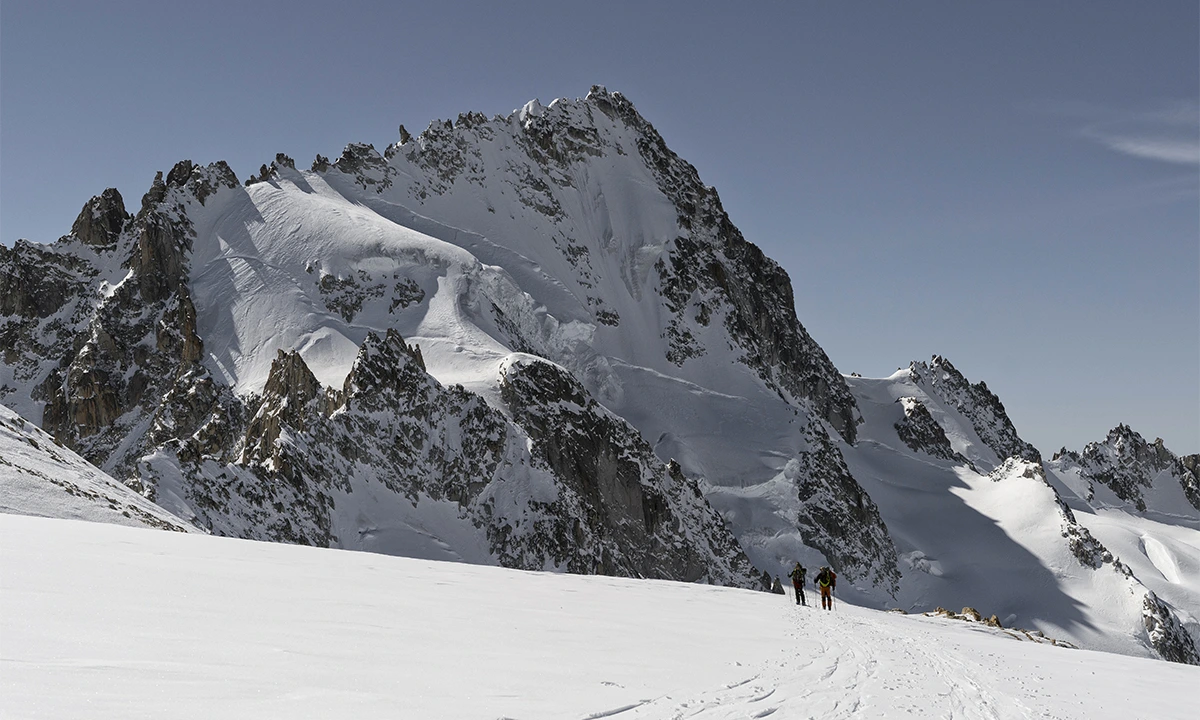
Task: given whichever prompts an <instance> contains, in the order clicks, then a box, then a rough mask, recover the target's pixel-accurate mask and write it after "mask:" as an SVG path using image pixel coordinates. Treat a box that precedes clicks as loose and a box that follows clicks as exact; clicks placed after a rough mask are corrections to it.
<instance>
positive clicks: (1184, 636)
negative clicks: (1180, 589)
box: [1142, 592, 1200, 665]
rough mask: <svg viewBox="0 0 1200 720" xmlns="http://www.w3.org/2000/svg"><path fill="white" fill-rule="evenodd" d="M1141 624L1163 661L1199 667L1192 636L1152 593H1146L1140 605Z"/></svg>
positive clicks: (1198, 654) (1199, 660) (1198, 653)
mask: <svg viewBox="0 0 1200 720" xmlns="http://www.w3.org/2000/svg"><path fill="white" fill-rule="evenodd" d="M1142 607H1143V609H1142V622H1143V624H1144V625H1145V626H1146V634H1147V635H1149V636H1150V643H1151V645H1152V646H1153V647H1154V649H1155V650H1156V651H1158V654H1159V655H1160V656H1161V657H1162V659H1164V660H1169V661H1171V662H1176V663H1183V664H1186V665H1200V652H1197V650H1196V643H1195V641H1194V640H1192V636H1191V635H1189V634H1188V631H1187V630H1186V629H1185V628H1184V627H1183V624H1182V623H1180V622H1179V618H1177V617H1175V614H1174V613H1173V612H1171V609H1170V607H1168V606H1167V604H1166V603H1164V602H1163V601H1162V600H1160V599H1159V598H1158V596H1156V595H1155V594H1154V593H1153V592H1147V593H1146V598H1145V601H1144V602H1143V604H1142Z"/></svg>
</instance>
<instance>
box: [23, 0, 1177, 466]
mask: <svg viewBox="0 0 1200 720" xmlns="http://www.w3.org/2000/svg"><path fill="white" fill-rule="evenodd" d="M704 5H712V6H714V7H704ZM1198 38H1200V9H1198V3H1197V2H1195V0H1179V1H1176V0H1156V1H1155V2H1151V3H1134V2H1094V1H1086V2H1085V1H1076V2H1003V3H963V2H911V3H910V2H905V3H898V2H877V3H867V2H854V3H836V2H823V1H822V2H770V3H768V2H762V3H752V2H746V3H721V4H718V3H709V4H700V3H686V2H654V3H642V2H631V3H614V2H606V3H575V2H544V3H530V2H521V1H519V0H509V1H508V2H480V3H454V2H443V3H434V2H423V3H398V2H377V3H360V2H341V3H330V2H307V1H305V2H300V1H297V2H266V1H260V2H223V1H222V2H197V3H174V2H161V1H156V2H122V1H120V0H116V1H113V2H105V3H82V2H71V3H60V2H53V1H52V0H37V1H33V0H4V3H3V5H2V6H0V242H3V243H4V244H8V245H11V244H12V243H13V242H14V241H15V240H16V239H17V238H18V237H26V238H29V239H32V240H36V241H42V242H48V241H51V240H54V239H55V238H57V237H58V236H59V235H62V234H64V233H66V232H67V231H68V230H69V229H70V225H71V222H72V221H73V220H74V218H75V215H76V214H77V213H78V211H79V208H80V207H81V206H82V205H83V203H84V202H85V201H86V200H87V199H88V198H89V197H91V196H92V195H94V194H98V193H99V192H100V191H101V190H103V189H104V188H106V187H110V186H113V187H117V188H118V189H119V190H120V191H121V192H122V194H123V195H124V196H125V199H126V203H127V204H129V205H131V206H136V205H137V203H138V200H139V199H140V197H141V195H142V193H144V192H145V191H146V189H147V188H148V187H149V185H150V181H151V179H152V178H153V176H154V172H155V171H156V170H167V169H169V168H170V167H171V165H172V164H174V163H175V162H176V161H177V160H180V159H183V158H190V159H192V160H194V161H197V162H202V163H207V162H211V161H214V160H218V159H224V160H227V161H228V162H229V163H230V164H231V165H232V166H233V168H234V170H235V171H236V172H237V173H238V175H239V177H241V178H243V179H244V178H245V177H247V176H248V175H250V174H251V173H252V172H255V171H256V169H257V168H258V166H259V165H260V164H261V163H263V162H267V161H269V160H270V159H271V158H272V157H274V154H275V153H276V152H286V153H287V154H289V155H291V156H292V157H294V158H296V159H297V161H298V162H300V163H303V164H305V165H307V164H308V162H309V161H310V160H311V158H312V157H313V156H314V155H315V154H316V153H321V154H324V155H331V156H332V155H336V154H338V153H340V151H341V148H342V147H343V146H344V145H345V144H346V143H348V142H351V141H364V142H373V143H374V144H375V145H376V147H382V146H383V145H384V144H386V143H388V142H392V141H394V140H395V138H396V127H397V125H398V124H400V123H404V124H405V125H406V126H407V127H408V129H409V130H412V131H414V132H415V131H418V130H420V129H422V128H424V127H425V126H426V125H427V124H428V123H429V121H431V120H433V119H435V118H450V117H455V116H457V115H458V113H460V112H464V111H467V110H479V111H482V112H484V113H487V114H489V115H491V114H495V113H507V112H509V111H510V110H512V109H513V108H517V107H519V106H521V105H522V104H524V103H525V102H526V101H527V100H529V99H532V98H535V97H536V98H540V99H541V100H542V101H543V102H548V101H550V100H552V99H553V98H555V97H560V96H568V97H579V96H582V95H584V94H585V93H586V92H587V90H588V88H589V87H590V86H591V85H592V84H594V83H598V84H604V85H607V86H608V87H609V88H610V89H612V90H620V91H621V92H623V93H625V95H627V96H628V97H629V98H630V99H631V100H633V102H634V103H635V104H636V105H637V107H638V108H639V110H641V112H642V114H643V115H645V116H646V117H647V118H648V119H649V120H650V121H651V122H653V123H654V124H655V125H656V126H657V127H658V129H659V131H660V132H661V133H662V134H663V136H664V138H665V139H666V140H667V143H668V144H669V145H670V146H671V147H672V148H673V149H674V150H675V151H676V152H678V153H679V154H680V155H681V156H683V157H684V158H686V159H688V160H690V161H691V162H692V163H693V164H695V165H696V167H697V168H698V169H699V171H700V175H701V177H702V178H703V179H704V180H705V181H706V182H707V183H709V184H711V185H714V186H716V187H717V189H718V190H719V191H720V193H721V197H722V198H723V200H724V202H725V207H726V209H727V210H728V211H729V214H730V216H731V217H732V219H733V221H734V223H736V224H737V225H738V226H739V227H740V228H741V229H742V231H743V232H744V233H745V234H746V236H747V238H749V239H750V240H751V241H752V242H755V243H756V244H758V245H759V246H761V247H762V248H763V250H764V251H765V252H766V253H767V254H768V255H769V256H771V257H773V258H775V259H776V260H778V261H779V262H780V263H781V264H782V265H783V266H784V267H785V268H786V269H787V271H788V272H789V273H790V275H791V277H792V282H793V284H794V286H795V289H796V304H797V310H798V312H799V315H800V319H801V321H802V322H803V323H804V324H805V326H806V327H807V328H808V329H809V331H810V332H811V333H812V334H813V336H814V337H815V338H816V339H817V341H818V342H819V343H821V345H822V346H823V347H824V348H825V350H826V351H827V352H828V353H829V355H830V357H831V358H832V359H833V361H834V363H835V364H836V365H837V366H838V367H839V368H840V369H841V370H842V371H843V372H851V371H857V372H860V373H862V374H864V375H869V376H870V375H875V376H878V375H884V374H889V373H891V372H892V371H894V370H895V369H896V368H897V367H899V366H902V365H907V364H908V362H909V361H910V360H914V359H928V358H929V356H930V355H932V354H934V353H938V354H942V355H944V356H946V357H947V358H949V359H950V360H951V361H952V362H954V363H955V364H956V365H957V366H958V367H959V369H960V370H962V371H963V372H964V373H965V374H966V375H967V376H968V377H969V378H971V379H972V380H976V381H977V380H981V379H982V380H985V381H987V383H988V386H989V387H990V388H991V389H992V390H993V391H995V392H996V393H997V394H998V395H999V396H1000V398H1001V400H1002V401H1003V402H1004V403H1005V406H1006V407H1007V408H1008V410H1009V413H1010V415H1011V416H1012V417H1013V420H1014V422H1015V423H1016V425H1017V429H1018V431H1019V432H1020V433H1021V434H1022V435H1023V436H1024V437H1025V438H1026V439H1028V440H1030V441H1032V442H1033V443H1034V444H1035V445H1037V446H1038V447H1039V448H1040V449H1041V450H1042V451H1043V452H1046V453H1050V452H1053V451H1054V450H1056V449H1057V448H1059V447H1060V446H1063V445H1066V446H1069V447H1072V448H1077V449H1078V448H1081V447H1082V446H1083V444H1085V443H1086V442H1088V441H1090V440H1099V439H1102V438H1103V437H1104V435H1105V433H1106V432H1107V431H1108V430H1109V429H1110V428H1111V427H1113V426H1115V425H1116V424H1117V423H1120V422H1125V423H1128V424H1130V425H1132V426H1133V427H1134V429H1136V430H1138V431H1139V432H1141V433H1142V434H1143V435H1145V436H1147V438H1148V439H1153V438H1154V437H1156V436H1161V437H1162V438H1163V439H1164V440H1165V441H1166V443H1167V445H1168V447H1170V448H1172V449H1173V450H1175V451H1176V452H1198V451H1200V179H1198V176H1200V137H1198V136H1200V130H1198V121H1197V116H1198V115H1200V110H1198V106H1200V99H1198V98H1200V48H1198V45H1200V40H1198Z"/></svg>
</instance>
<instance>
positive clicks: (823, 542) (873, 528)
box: [784, 432, 900, 595]
mask: <svg viewBox="0 0 1200 720" xmlns="http://www.w3.org/2000/svg"><path fill="white" fill-rule="evenodd" d="M784 472H785V474H786V475H787V477H788V478H789V479H791V480H794V481H795V483H796V485H797V487H798V489H799V496H800V513H799V517H798V524H799V528H800V537H801V538H802V539H803V540H804V544H805V545H808V546H810V547H814V548H816V549H817V550H820V551H821V553H822V554H824V555H825V557H826V558H828V559H829V562H830V564H831V566H832V567H833V569H834V570H836V571H837V572H838V573H840V574H842V575H844V576H845V577H846V579H848V580H852V581H858V580H861V581H866V582H870V583H872V584H874V585H877V586H879V587H882V588H885V589H887V590H889V592H891V593H892V594H893V595H895V593H896V592H897V591H898V589H899V586H900V572H899V570H897V568H896V562H897V556H896V547H895V545H894V544H893V543H892V538H891V535H889V534H888V529H887V525H885V524H884V522H883V518H882V517H880V515H879V508H877V507H876V506H875V503H874V502H873V501H872V500H871V498H870V497H869V496H868V495H867V494H866V493H865V492H863V489H862V487H861V486H859V484H858V482H857V481H856V480H855V479H854V477H853V476H852V475H851V474H850V471H849V469H847V468H846V462H845V460H844V459H843V458H842V454H841V453H840V452H839V451H838V449H837V446H836V445H834V444H833V443H832V442H831V441H830V439H829V437H828V436H826V435H825V434H824V433H822V432H812V433H810V434H809V437H808V449H807V450H806V451H804V452H801V453H800V454H799V456H798V457H797V458H796V459H795V460H793V461H791V462H789V464H788V466H787V468H785V470H784Z"/></svg>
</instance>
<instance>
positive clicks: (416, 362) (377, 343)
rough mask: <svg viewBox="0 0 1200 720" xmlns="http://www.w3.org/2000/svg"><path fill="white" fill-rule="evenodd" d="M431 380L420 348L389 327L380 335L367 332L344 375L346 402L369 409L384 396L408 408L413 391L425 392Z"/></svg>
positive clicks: (376, 404) (411, 400)
mask: <svg viewBox="0 0 1200 720" xmlns="http://www.w3.org/2000/svg"><path fill="white" fill-rule="evenodd" d="M431 381H432V379H431V378H430V377H429V375H428V374H427V373H426V371H425V360H424V359H423V358H422V357H421V348H420V347H418V346H416V345H411V346H410V345H409V344H408V343H406V342H404V338H402V337H401V336H400V333H398V332H396V331H395V330H393V329H391V328H389V329H388V330H387V332H386V333H384V335H383V336H382V337H380V336H379V335H377V334H376V333H373V332H372V333H367V338H366V340H364V341H363V344H362V346H361V347H360V348H359V351H358V358H357V359H356V360H355V361H354V367H353V368H352V369H351V370H350V374H349V375H347V376H346V382H345V385H344V386H343V392H344V393H345V396H346V400H347V402H350V403H353V404H354V405H356V406H359V407H365V408H368V409H370V408H374V407H376V406H378V405H379V404H380V403H381V402H383V399H384V398H385V397H386V398H387V400H388V402H393V403H394V402H401V406H402V407H411V406H412V404H413V402H414V400H413V399H412V398H413V396H414V394H424V393H427V392H428V390H429V388H430V383H431ZM401 398H409V401H408V402H403V401H401V400H399V399H401Z"/></svg>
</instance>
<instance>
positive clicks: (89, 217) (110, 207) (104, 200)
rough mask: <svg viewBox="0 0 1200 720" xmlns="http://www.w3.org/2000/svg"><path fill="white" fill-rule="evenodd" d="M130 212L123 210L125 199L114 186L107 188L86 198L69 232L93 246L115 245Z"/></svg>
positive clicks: (105, 246)
mask: <svg viewBox="0 0 1200 720" xmlns="http://www.w3.org/2000/svg"><path fill="white" fill-rule="evenodd" d="M130 217H131V216H130V214H129V213H128V212H126V211H125V201H124V199H122V198H121V193H120V192H118V191H117V189H116V188H108V189H107V190H105V191H104V192H102V193H100V194H99V195H97V196H95V197H93V198H92V199H91V200H88V201H87V203H86V204H84V206H83V210H81V211H79V216H78V217H77V218H75V224H73V225H72V226H71V234H72V235H74V236H75V237H77V238H79V240H80V241H81V242H82V243H83V244H85V245H90V246H92V247H95V248H108V247H112V246H114V245H116V243H117V238H119V237H120V235H121V231H122V230H124V229H125V224H126V223H127V222H129V219H130Z"/></svg>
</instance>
